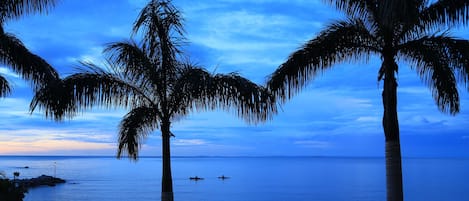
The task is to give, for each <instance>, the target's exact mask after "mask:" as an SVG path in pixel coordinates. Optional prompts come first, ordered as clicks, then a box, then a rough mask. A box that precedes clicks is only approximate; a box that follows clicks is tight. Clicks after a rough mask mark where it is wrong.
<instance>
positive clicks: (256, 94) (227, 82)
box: [169, 64, 277, 123]
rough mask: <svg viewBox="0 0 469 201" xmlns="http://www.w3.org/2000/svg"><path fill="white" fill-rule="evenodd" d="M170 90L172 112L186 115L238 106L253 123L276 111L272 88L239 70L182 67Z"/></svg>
mask: <svg viewBox="0 0 469 201" xmlns="http://www.w3.org/2000/svg"><path fill="white" fill-rule="evenodd" d="M172 89H173V91H172V92H171V94H170V99H169V100H170V103H171V110H170V111H171V112H172V114H175V115H177V116H185V115H186V114H188V113H189V112H190V111H191V110H193V109H197V110H203V111H206V110H213V109H216V108H221V109H224V110H227V111H230V110H235V112H236V114H237V115H238V116H239V117H241V118H244V119H245V120H246V121H247V122H249V123H257V122H260V121H265V120H267V119H270V118H271V117H272V116H273V115H274V114H276V112H277V110H276V105H275V104H276V103H275V97H274V96H273V95H271V94H270V93H269V91H268V90H267V89H266V88H264V87H262V86H259V85H257V84H255V83H253V82H251V81H249V80H248V79H246V78H243V77H241V76H240V75H238V74H236V73H231V74H227V75H224V74H216V75H212V74H211V73H209V72H208V71H207V70H205V69H203V68H199V67H196V66H193V65H190V64H186V65H185V67H184V68H182V69H181V76H179V77H178V79H177V80H176V82H175V84H174V87H173V88H172Z"/></svg>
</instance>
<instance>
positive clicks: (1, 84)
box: [0, 75, 11, 97]
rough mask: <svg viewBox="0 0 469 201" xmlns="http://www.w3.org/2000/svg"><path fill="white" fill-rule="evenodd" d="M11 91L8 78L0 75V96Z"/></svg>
mask: <svg viewBox="0 0 469 201" xmlns="http://www.w3.org/2000/svg"><path fill="white" fill-rule="evenodd" d="M10 93H11V88H10V85H9V84H8V80H7V79H6V78H5V77H3V76H1V75H0V97H5V96H7V95H8V94H10Z"/></svg>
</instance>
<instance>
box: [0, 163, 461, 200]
mask: <svg viewBox="0 0 469 201" xmlns="http://www.w3.org/2000/svg"><path fill="white" fill-rule="evenodd" d="M25 166H28V167H29V168H27V169H26V168H24V167H25ZM0 171H3V172H4V173H5V174H6V175H7V176H9V177H12V176H13V172H15V171H18V172H20V178H31V177H37V176H40V175H42V174H46V175H51V176H54V175H55V176H57V177H60V178H63V179H65V180H67V183H65V184H59V185H57V186H55V187H48V186H47V187H37V188H33V189H30V190H29V192H28V194H27V195H26V197H25V201H116V200H117V201H155V200H156V201H157V200H160V189H161V187H160V182H161V159H160V158H151V157H147V158H140V159H139V161H138V162H131V161H129V160H127V159H121V160H117V159H115V158H114V157H76V156H0ZM172 171H173V185H174V198H175V200H176V201H293V200H294V201H384V200H385V198H386V194H385V184H386V183H385V164H384V159H383V158H355V157H351V158H350V157H175V158H173V159H172ZM221 175H225V176H227V177H230V178H229V179H225V180H221V179H218V178H217V177H219V176H221ZM403 175H404V197H405V200H407V201H448V200H452V201H469V159H460V158H404V159H403ZM194 176H198V177H203V178H204V180H199V181H192V180H189V177H194Z"/></svg>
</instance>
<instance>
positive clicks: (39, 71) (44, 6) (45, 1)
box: [0, 0, 59, 97]
mask: <svg viewBox="0 0 469 201" xmlns="http://www.w3.org/2000/svg"><path fill="white" fill-rule="evenodd" d="M54 5H55V0H35V1H31V0H2V1H0V64H4V65H7V66H8V67H10V68H11V69H12V70H13V71H14V72H16V73H18V74H19V75H20V76H21V77H23V78H25V79H27V80H30V81H32V83H33V85H34V86H35V87H40V86H42V85H45V84H46V83H47V82H48V80H56V79H58V78H59V76H58V74H57V72H56V71H55V70H54V69H53V68H52V67H51V66H50V65H49V64H48V63H47V62H46V61H44V60H43V59H42V58H41V57H39V56H37V55H35V54H33V53H31V52H30V51H29V50H28V49H27V48H26V47H25V46H24V44H23V43H21V41H20V40H19V39H18V38H16V37H15V36H14V35H13V34H9V33H6V32H5V31H4V29H3V26H4V25H5V22H7V21H8V20H14V19H18V18H20V17H22V16H24V15H26V14H29V13H37V12H45V11H47V10H48V9H49V8H51V7H52V6H54ZM10 91H11V89H10V87H9V84H8V81H7V80H6V79H5V78H4V77H3V76H1V75H0V97H3V96H5V95H7V94H8V93H10Z"/></svg>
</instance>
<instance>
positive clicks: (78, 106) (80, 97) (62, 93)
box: [30, 64, 152, 121]
mask: <svg viewBox="0 0 469 201" xmlns="http://www.w3.org/2000/svg"><path fill="white" fill-rule="evenodd" d="M83 65H85V68H86V67H88V69H85V68H83V69H81V70H82V71H81V72H79V73H75V74H73V75H70V76H68V77H66V78H64V79H63V80H60V81H59V82H56V83H54V84H51V85H49V86H47V87H44V88H41V89H40V90H38V91H37V92H36V94H35V96H34V97H33V100H32V102H31V104H30V109H31V111H34V110H35V109H36V108H39V109H41V110H44V112H45V115H46V117H52V118H53V119H54V120H56V121H60V120H62V119H64V118H72V117H74V116H75V115H76V114H77V113H78V112H80V111H84V110H86V109H90V108H92V107H93V106H104V107H108V108H112V107H116V108H117V107H124V108H126V107H130V106H135V105H145V104H147V105H151V103H152V100H151V99H150V98H149V97H147V96H146V95H145V93H143V92H142V91H140V89H139V88H138V87H136V86H133V85H132V84H130V83H127V82H125V80H122V79H121V78H120V77H118V76H116V75H114V74H111V73H108V72H106V71H104V70H103V69H101V68H99V67H98V66H94V65H93V64H83Z"/></svg>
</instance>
